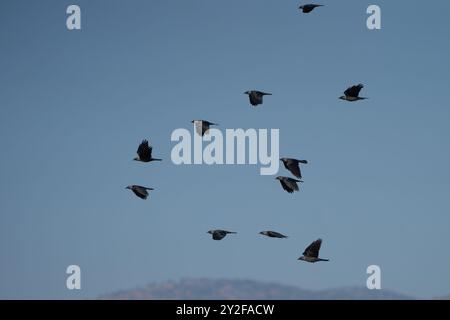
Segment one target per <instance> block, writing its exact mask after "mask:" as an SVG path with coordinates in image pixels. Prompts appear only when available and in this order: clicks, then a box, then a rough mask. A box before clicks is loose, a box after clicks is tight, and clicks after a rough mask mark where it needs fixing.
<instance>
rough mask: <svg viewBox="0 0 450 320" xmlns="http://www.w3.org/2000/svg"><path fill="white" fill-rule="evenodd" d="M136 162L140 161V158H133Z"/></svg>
mask: <svg viewBox="0 0 450 320" xmlns="http://www.w3.org/2000/svg"><path fill="white" fill-rule="evenodd" d="M133 160H134V161H140V160H141V159H139V157H136V158H133Z"/></svg>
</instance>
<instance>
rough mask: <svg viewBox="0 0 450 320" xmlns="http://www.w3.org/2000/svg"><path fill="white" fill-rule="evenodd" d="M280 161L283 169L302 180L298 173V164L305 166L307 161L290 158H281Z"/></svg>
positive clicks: (300, 174) (299, 172)
mask: <svg viewBox="0 0 450 320" xmlns="http://www.w3.org/2000/svg"><path fill="white" fill-rule="evenodd" d="M280 160H281V161H283V164H284V167H285V168H286V169H287V170H289V171H290V172H291V173H292V174H293V175H294V176H296V177H297V178H299V179H301V178H302V172H301V171H300V166H299V163H303V164H307V163H308V161H306V160H297V159H291V158H281V159H280Z"/></svg>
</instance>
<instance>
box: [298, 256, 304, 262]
mask: <svg viewBox="0 0 450 320" xmlns="http://www.w3.org/2000/svg"><path fill="white" fill-rule="evenodd" d="M297 260H303V261H304V260H305V257H304V256H301V257H300V258H298V259H297Z"/></svg>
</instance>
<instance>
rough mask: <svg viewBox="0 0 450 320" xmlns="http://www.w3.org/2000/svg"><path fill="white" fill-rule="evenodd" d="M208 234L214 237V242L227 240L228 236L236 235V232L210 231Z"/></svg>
mask: <svg viewBox="0 0 450 320" xmlns="http://www.w3.org/2000/svg"><path fill="white" fill-rule="evenodd" d="M208 233H209V234H211V235H212V238H213V239H214V240H222V239H223V238H225V236H226V235H227V234H231V233H236V232H233V231H226V230H209V231H208Z"/></svg>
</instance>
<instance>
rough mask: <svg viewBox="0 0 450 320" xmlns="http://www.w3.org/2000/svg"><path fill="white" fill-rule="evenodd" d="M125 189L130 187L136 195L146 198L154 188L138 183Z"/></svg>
mask: <svg viewBox="0 0 450 320" xmlns="http://www.w3.org/2000/svg"><path fill="white" fill-rule="evenodd" d="M125 189H130V190H131V191H133V193H134V194H135V195H136V196H138V197H139V198H141V199H144V200H145V199H147V197H148V191H151V190H154V189H153V188H147V187H143V186H137V185H132V186H128V187H126V188H125Z"/></svg>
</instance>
